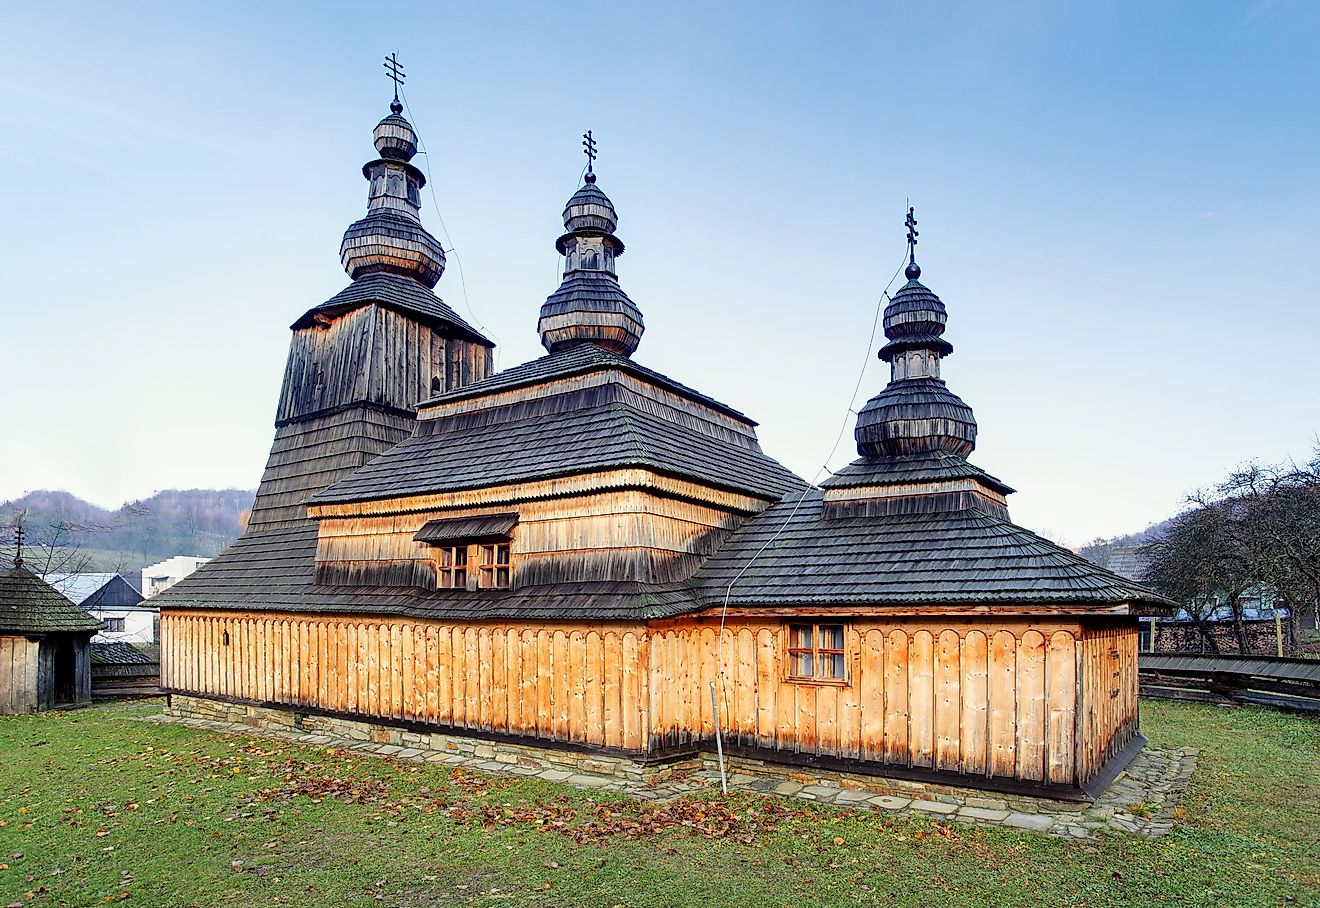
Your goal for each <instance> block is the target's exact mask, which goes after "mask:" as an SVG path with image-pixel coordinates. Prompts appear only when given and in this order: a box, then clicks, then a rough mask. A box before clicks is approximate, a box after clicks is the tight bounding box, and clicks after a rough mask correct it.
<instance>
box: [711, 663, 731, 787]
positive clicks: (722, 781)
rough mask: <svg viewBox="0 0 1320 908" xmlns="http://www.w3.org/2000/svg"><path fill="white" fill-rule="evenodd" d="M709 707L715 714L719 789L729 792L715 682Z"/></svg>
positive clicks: (712, 684)
mask: <svg viewBox="0 0 1320 908" xmlns="http://www.w3.org/2000/svg"><path fill="white" fill-rule="evenodd" d="M710 708H711V710H713V712H714V715H715V755H716V756H717V757H719V761H720V790H721V791H723V792H724V793H725V794H728V793H729V777H728V776H726V775H725V774H724V738H723V736H722V735H721V734H720V705H719V703H718V701H716V699H715V682H713V681H712V682H711V685H710Z"/></svg>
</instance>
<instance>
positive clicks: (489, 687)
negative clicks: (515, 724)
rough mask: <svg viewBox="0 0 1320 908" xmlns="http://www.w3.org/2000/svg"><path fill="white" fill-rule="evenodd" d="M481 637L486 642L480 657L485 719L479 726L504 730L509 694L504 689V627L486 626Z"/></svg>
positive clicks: (505, 727)
mask: <svg viewBox="0 0 1320 908" xmlns="http://www.w3.org/2000/svg"><path fill="white" fill-rule="evenodd" d="M482 639H483V640H486V641H487V642H486V654H485V658H483V659H482V668H483V675H482V679H483V681H484V682H485V683H484V685H483V687H484V689H483V690H482V697H481V699H482V701H483V703H482V711H483V715H484V716H485V719H484V721H483V722H482V726H481V727H482V728H485V729H486V730H487V731H494V730H496V729H499V730H505V729H507V728H508V727H509V725H508V723H509V695H508V693H507V691H505V689H504V684H505V681H506V680H507V679H508V669H507V668H506V667H505V665H504V654H505V652H506V650H505V647H504V629H503V628H498V627H495V628H486V629H485V633H483V634H482Z"/></svg>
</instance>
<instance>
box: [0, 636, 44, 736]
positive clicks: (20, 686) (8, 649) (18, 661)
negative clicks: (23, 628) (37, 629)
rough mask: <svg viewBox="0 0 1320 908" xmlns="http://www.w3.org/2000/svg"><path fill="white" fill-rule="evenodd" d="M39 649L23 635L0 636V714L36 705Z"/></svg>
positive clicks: (38, 646)
mask: <svg viewBox="0 0 1320 908" xmlns="http://www.w3.org/2000/svg"><path fill="white" fill-rule="evenodd" d="M39 650H40V644H38V643H36V642H34V641H32V640H29V639H27V638H26V637H0V716H3V715H7V714H12V713H26V712H32V711H34V710H35V709H36V708H37V661H38V652H39Z"/></svg>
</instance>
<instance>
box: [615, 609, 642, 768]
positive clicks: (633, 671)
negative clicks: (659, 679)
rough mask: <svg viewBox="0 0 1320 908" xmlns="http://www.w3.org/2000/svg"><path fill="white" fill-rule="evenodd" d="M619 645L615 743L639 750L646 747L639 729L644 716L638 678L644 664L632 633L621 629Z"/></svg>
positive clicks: (636, 639)
mask: <svg viewBox="0 0 1320 908" xmlns="http://www.w3.org/2000/svg"><path fill="white" fill-rule="evenodd" d="M619 644H620V647H621V652H620V654H619V658H620V659H621V660H622V662H623V686H622V688H621V690H620V692H619V723H620V724H619V733H620V741H619V743H620V745H621V746H623V747H626V748H628V749H629V750H641V749H643V748H644V747H645V746H646V741H644V740H643V738H642V729H643V728H644V727H645V725H644V723H643V717H644V716H645V715H646V710H645V707H644V705H643V704H644V700H645V695H644V693H643V690H642V679H643V678H645V677H646V674H647V666H646V663H645V661H644V660H643V659H642V653H641V641H640V640H638V638H637V635H636V634H635V633H633V632H632V631H626V632H624V634H623V636H622V638H621V639H620V641H619Z"/></svg>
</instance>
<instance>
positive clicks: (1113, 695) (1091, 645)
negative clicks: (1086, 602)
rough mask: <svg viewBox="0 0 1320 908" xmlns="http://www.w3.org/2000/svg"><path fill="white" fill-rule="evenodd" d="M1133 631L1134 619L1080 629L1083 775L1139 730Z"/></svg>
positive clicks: (1080, 724) (1091, 772)
mask: <svg viewBox="0 0 1320 908" xmlns="http://www.w3.org/2000/svg"><path fill="white" fill-rule="evenodd" d="M1137 637H1138V631H1137V628H1136V626H1135V622H1133V624H1132V625H1130V626H1129V625H1120V624H1099V623H1098V624H1096V625H1094V626H1091V627H1087V628H1086V629H1085V630H1084V631H1083V634H1082V647H1081V653H1080V658H1079V659H1078V664H1079V666H1080V670H1081V672H1082V708H1081V710H1080V720H1079V723H1078V724H1079V737H1080V739H1081V741H1082V742H1084V746H1083V747H1082V748H1080V750H1081V752H1080V753H1079V754H1078V759H1079V763H1080V764H1081V771H1082V773H1083V778H1089V777H1090V776H1091V775H1094V774H1095V772H1096V771H1097V770H1098V769H1099V768H1100V767H1101V766H1103V765H1104V764H1105V762H1106V761H1107V760H1109V758H1110V757H1112V756H1114V754H1116V753H1118V752H1119V751H1120V750H1122V749H1123V747H1124V746H1126V745H1127V744H1128V742H1129V741H1131V740H1132V739H1133V737H1135V736H1136V734H1137V731H1138V713H1137V691H1138V688H1139V681H1138V677H1137V642H1138V641H1137Z"/></svg>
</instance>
